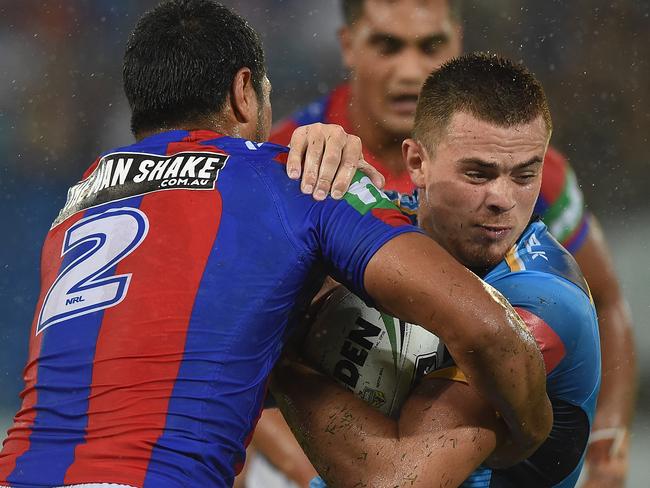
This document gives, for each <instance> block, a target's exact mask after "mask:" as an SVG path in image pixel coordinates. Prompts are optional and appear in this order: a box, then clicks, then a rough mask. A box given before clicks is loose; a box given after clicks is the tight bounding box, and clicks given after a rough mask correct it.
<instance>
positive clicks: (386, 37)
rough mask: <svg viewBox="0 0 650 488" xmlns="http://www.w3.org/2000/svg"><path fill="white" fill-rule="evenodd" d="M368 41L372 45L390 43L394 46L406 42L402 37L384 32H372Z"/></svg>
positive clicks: (399, 45)
mask: <svg viewBox="0 0 650 488" xmlns="http://www.w3.org/2000/svg"><path fill="white" fill-rule="evenodd" d="M369 42H370V44H373V45H376V44H382V43H386V44H392V45H394V46H396V47H401V46H403V45H404V44H405V43H406V41H405V40H404V39H402V38H399V37H397V36H394V35H392V34H388V33H386V32H373V33H372V35H371V36H370V39H369Z"/></svg>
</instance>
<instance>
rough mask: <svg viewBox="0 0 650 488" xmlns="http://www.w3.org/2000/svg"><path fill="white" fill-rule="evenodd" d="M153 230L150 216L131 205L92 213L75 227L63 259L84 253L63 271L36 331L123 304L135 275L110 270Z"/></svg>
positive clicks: (68, 234)
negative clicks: (77, 253)
mask: <svg viewBox="0 0 650 488" xmlns="http://www.w3.org/2000/svg"><path fill="white" fill-rule="evenodd" d="M148 231H149V221H148V219H147V216H146V215H145V214H144V213H142V212H141V211H140V210H138V209H136V208H132V207H123V208H114V209H110V210H107V211H106V212H103V213H100V214H97V215H91V216H90V217H86V218H84V219H82V220H80V221H79V222H77V223H76V224H74V225H73V226H72V227H70V228H69V229H68V230H67V232H66V234H65V238H64V240H63V249H62V250H61V256H65V255H66V254H67V253H69V252H70V251H72V250H77V252H79V253H80V254H79V255H78V256H77V257H76V258H75V259H74V260H73V261H72V262H71V263H69V264H68V265H67V266H66V267H65V268H63V269H62V270H61V271H60V272H59V275H58V276H57V278H56V280H55V281H54V283H53V284H52V286H51V287H50V289H49V291H48V292H47V295H46V297H45V300H44V301H43V306H42V308H41V313H40V315H39V318H38V325H37V327H36V333H37V334H39V333H41V332H42V331H43V330H45V329H46V328H47V327H49V326H50V325H54V324H56V323H58V322H63V321H64V320H68V319H71V318H73V317H79V316H81V315H86V314H89V313H92V312H96V311H98V310H103V309H105V308H108V307H112V306H114V305H117V304H118V303H120V302H121V301H122V300H124V297H125V296H126V293H127V291H128V288H129V282H130V281H131V274H130V273H129V274H122V275H118V276H113V275H111V274H109V273H110V269H111V268H113V266H115V265H116V264H117V263H119V262H120V261H121V260H122V259H124V258H125V257H126V256H128V255H129V254H131V253H132V252H133V251H134V250H135V249H136V248H137V247H138V246H139V245H140V244H141V243H142V241H143V240H144V238H145V237H146V236H147V232H148Z"/></svg>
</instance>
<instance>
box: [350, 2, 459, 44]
mask: <svg viewBox="0 0 650 488" xmlns="http://www.w3.org/2000/svg"><path fill="white" fill-rule="evenodd" d="M357 25H358V27H359V28H360V29H361V30H363V31H365V32H366V33H369V34H371V35H372V34H373V33H381V34H388V35H391V36H393V37H396V38H400V39H405V40H407V39H419V38H423V37H427V36H431V35H443V34H446V35H451V31H452V28H451V27H452V19H451V14H450V10H449V3H448V0H366V1H365V2H364V8H363V11H362V13H361V16H360V17H359V19H358V20H357Z"/></svg>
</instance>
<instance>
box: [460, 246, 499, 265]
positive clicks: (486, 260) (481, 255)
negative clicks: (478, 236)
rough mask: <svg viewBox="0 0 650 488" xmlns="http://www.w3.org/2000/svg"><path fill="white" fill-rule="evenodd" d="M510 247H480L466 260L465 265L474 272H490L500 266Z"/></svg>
mask: <svg viewBox="0 0 650 488" xmlns="http://www.w3.org/2000/svg"><path fill="white" fill-rule="evenodd" d="M507 252H508V247H507V246H503V245H499V244H496V243H493V244H490V245H485V244H483V245H479V246H476V248H475V249H474V250H473V252H472V253H469V255H468V256H467V257H466V259H465V263H464V264H465V265H466V266H467V267H468V268H470V269H473V270H483V271H488V270H490V269H492V268H494V267H495V266H496V265H497V264H499V263H500V262H501V261H502V260H503V258H504V257H505V255H506V253H507Z"/></svg>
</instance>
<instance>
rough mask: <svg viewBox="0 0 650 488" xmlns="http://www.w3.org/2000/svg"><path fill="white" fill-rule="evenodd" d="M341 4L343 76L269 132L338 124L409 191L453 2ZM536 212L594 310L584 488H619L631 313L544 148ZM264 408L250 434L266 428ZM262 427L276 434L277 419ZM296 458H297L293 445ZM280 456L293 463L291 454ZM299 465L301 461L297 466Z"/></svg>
mask: <svg viewBox="0 0 650 488" xmlns="http://www.w3.org/2000/svg"><path fill="white" fill-rule="evenodd" d="M341 5H342V11H343V17H344V21H345V25H344V26H343V27H342V28H341V30H340V32H339V40H340V45H341V53H342V58H343V62H344V64H345V66H346V67H347V68H348V69H349V72H350V77H349V82H348V83H345V84H343V85H341V86H339V87H337V88H335V89H334V90H333V91H332V92H331V93H330V94H329V95H327V96H325V97H323V98H321V99H319V100H317V101H316V102H314V103H312V104H309V105H308V106H306V107H305V108H304V109H302V110H299V111H298V112H296V113H295V114H294V115H293V116H291V117H290V118H288V119H287V120H285V121H283V122H281V123H280V124H278V125H277V127H275V130H274V131H273V132H272V135H271V140H272V141H274V142H278V143H281V144H286V143H287V142H288V140H289V138H290V136H291V133H292V131H293V129H294V128H295V127H297V126H300V125H302V124H307V123H313V122H329V123H336V124H339V125H341V126H342V127H343V128H344V129H345V130H346V131H347V132H348V133H351V134H356V135H358V136H360V137H361V139H362V141H363V145H364V156H365V160H366V161H369V162H370V163H371V164H373V165H375V166H376V167H377V168H378V169H379V170H380V171H381V172H382V173H383V174H384V176H385V177H386V185H385V188H386V189H387V190H395V191H400V192H409V191H411V190H412V189H413V188H414V186H413V183H412V181H411V179H410V178H409V175H408V172H407V169H406V167H405V166H404V164H403V161H402V157H401V156H402V154H401V144H402V141H403V140H404V139H405V138H407V137H409V136H410V134H411V131H412V128H413V117H414V114H415V106H416V100H417V95H418V93H419V90H420V87H421V86H422V83H423V82H424V80H425V78H426V77H427V76H428V74H429V73H430V72H431V71H432V70H434V69H436V68H437V67H439V66H440V65H441V64H442V63H444V62H446V61H448V60H449V59H451V58H452V57H454V56H457V55H459V54H460V52H461V50H462V27H461V13H462V12H461V2H460V1H459V0H425V1H419V0H397V1H388V0H341ZM296 169H298V168H296ZM327 171H330V172H331V170H327ZM327 171H326V172H325V176H326V175H327ZM305 172H306V175H305V183H304V186H308V187H314V188H318V187H320V186H322V187H323V189H324V190H326V189H327V188H328V186H327V182H326V181H324V182H322V183H319V182H318V181H317V178H318V176H319V169H318V167H317V166H316V165H315V164H309V165H306V167H305ZM322 175H323V173H322V172H321V173H320V176H322ZM336 189H337V190H338V191H339V192H340V191H343V190H345V187H336ZM535 213H536V214H538V215H540V216H541V217H542V220H543V221H544V222H545V223H546V225H547V226H548V228H549V229H550V231H551V233H552V234H553V235H554V236H555V237H556V238H557V239H558V240H559V241H560V243H561V244H562V245H563V246H564V247H565V248H566V249H568V250H569V251H570V252H571V253H572V254H573V255H574V257H575V258H576V260H577V262H578V264H579V265H580V267H581V269H582V272H583V273H584V275H585V277H586V279H587V281H588V282H589V285H590V287H591V292H592V295H593V298H594V301H595V303H596V308H597V310H598V317H599V326H600V336H601V342H602V349H603V381H602V388H601V394H600V398H599V400H598V409H597V413H596V418H595V421H594V426H593V427H594V434H595V435H594V437H593V439H594V441H593V442H592V443H591V445H590V449H589V452H588V467H589V479H590V484H591V485H590V486H591V488H595V487H596V486H600V485H601V484H602V486H607V487H622V486H623V485H624V483H625V477H626V472H627V460H628V454H627V453H628V440H629V436H628V434H627V429H628V428H629V426H630V423H631V419H632V412H633V406H634V399H635V390H636V366H635V363H636V361H635V353H634V342H633V340H634V339H633V334H632V326H631V320H630V316H629V311H628V307H627V304H626V302H625V299H624V297H623V295H622V291H621V288H620V286H619V282H618V279H617V277H616V273H615V270H614V265H613V262H612V259H611V257H610V254H609V251H608V249H607V246H606V243H605V240H604V237H603V234H602V231H601V229H600V226H599V225H598V222H597V220H596V218H595V217H594V216H593V215H591V214H590V213H589V212H587V211H586V210H585V208H584V203H583V197H582V192H581V190H580V188H579V186H578V183H577V180H576V177H575V174H574V172H573V170H572V169H571V167H570V166H569V164H568V162H567V160H566V159H565V157H564V156H563V155H562V154H560V153H559V152H558V151H557V150H556V149H554V148H552V147H549V149H548V151H547V153H546V157H545V162H544V170H543V178H542V187H541V191H540V196H539V198H538V200H537V203H536V207H535ZM266 415H267V414H266V412H265V414H264V415H263V417H262V422H261V424H260V430H259V431H258V432H259V434H263V433H264V432H266V430H267V429H266V427H265V426H264V424H263V423H264V421H265V418H264V417H265V416H266ZM268 430H269V431H270V432H272V433H274V434H277V431H278V430H279V427H277V426H276V427H274V428H269V429H268ZM278 439H279V437H278V436H277V435H275V437H274V438H272V439H269V441H272V442H273V443H274V445H275V446H276V449H275V450H274V451H270V452H269V455H270V456H274V457H275V458H276V459H277V457H278V456H277V454H278V452H292V446H293V451H294V452H295V451H296V450H297V447H298V446H297V444H296V443H295V441H292V440H291V439H290V438H289V439H285V440H286V444H285V448H284V449H278ZM256 440H257V439H256ZM260 442H261V443H264V442H263V440H260ZM295 456H296V457H297V458H299V457H300V453H299V451H297V452H296V454H295ZM303 459H304V458H303ZM285 463H286V461H285ZM289 464H291V466H294V467H299V466H300V463H299V462H297V461H296V462H292V463H289ZM308 470H309V467H308V466H302V468H300V469H297V471H300V472H306V471H308Z"/></svg>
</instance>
